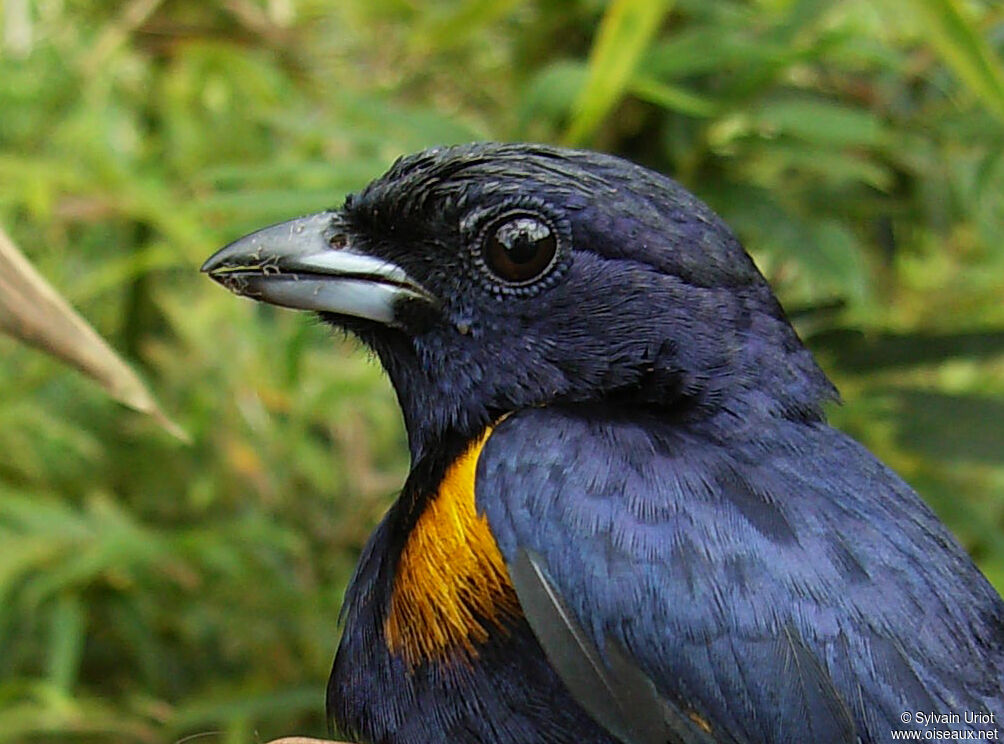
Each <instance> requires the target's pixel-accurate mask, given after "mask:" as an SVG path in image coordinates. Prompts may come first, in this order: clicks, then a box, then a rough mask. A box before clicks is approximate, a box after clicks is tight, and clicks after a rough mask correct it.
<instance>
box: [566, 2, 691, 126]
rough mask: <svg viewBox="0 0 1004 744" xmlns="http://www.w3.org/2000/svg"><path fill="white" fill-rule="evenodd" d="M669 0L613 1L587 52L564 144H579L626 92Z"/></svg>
mask: <svg viewBox="0 0 1004 744" xmlns="http://www.w3.org/2000/svg"><path fill="white" fill-rule="evenodd" d="M670 5H671V3H670V2H669V0H614V1H613V2H612V3H611V4H610V6H609V8H607V12H606V13H605V14H604V16H603V20H602V21H601V22H600V27H599V30H598V31H597V33H596V41H595V42H594V43H593V48H592V50H591V51H590V53H589V74H588V77H587V78H586V84H585V87H584V88H583V89H582V90H581V91H580V93H579V97H578V99H577V100H576V102H575V106H574V108H573V110H572V121H571V123H570V124H569V127H568V131H567V132H566V134H565V142H566V143H567V144H570V145H581V144H582V143H583V142H585V141H586V140H587V139H589V137H590V136H591V135H592V134H593V132H595V131H596V128H597V127H598V126H599V125H600V123H601V122H602V121H603V118H604V117H605V116H606V115H607V114H608V113H609V111H610V109H611V108H613V106H614V105H615V104H616V103H617V101H618V100H619V99H620V97H621V96H622V95H623V94H624V92H625V90H627V87H628V83H629V82H630V80H631V77H632V75H633V73H634V71H635V67H636V65H637V64H638V60H639V59H640V58H641V56H642V54H643V53H644V52H645V50H646V49H648V46H649V44H650V43H651V41H652V38H653V37H654V36H655V33H656V31H658V30H659V24H660V22H661V21H662V19H663V17H664V16H665V14H666V13H667V12H668V11H669V8H670Z"/></svg>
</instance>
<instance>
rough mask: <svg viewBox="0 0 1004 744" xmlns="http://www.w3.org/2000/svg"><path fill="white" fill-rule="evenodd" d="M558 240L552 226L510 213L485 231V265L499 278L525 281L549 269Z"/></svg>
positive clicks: (529, 217)
mask: <svg viewBox="0 0 1004 744" xmlns="http://www.w3.org/2000/svg"><path fill="white" fill-rule="evenodd" d="M557 252H558V241H557V238H556V237H555V235H554V231H553V230H552V229H551V227H550V225H548V224H547V223H546V222H543V221H541V220H539V219H537V218H536V217H533V216H531V215H515V216H514V215H509V216H507V217H506V218H505V219H504V220H502V221H500V222H498V223H496V224H495V226H494V227H492V228H490V229H489V230H488V231H487V232H486V234H485V242H484V246H483V248H482V256H483V258H484V262H485V265H486V266H487V267H488V268H489V269H490V270H491V272H492V273H493V274H495V275H496V276H497V277H499V278H500V279H504V280H505V281H507V282H510V283H513V284H525V283H526V282H529V281H532V280H533V279H536V278H537V277H538V276H540V275H541V274H543V273H544V272H545V271H547V269H548V268H550V266H551V264H553V263H554V257H555V255H556V254H557Z"/></svg>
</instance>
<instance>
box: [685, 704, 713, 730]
mask: <svg viewBox="0 0 1004 744" xmlns="http://www.w3.org/2000/svg"><path fill="white" fill-rule="evenodd" d="M687 715H688V716H689V717H690V720H691V721H693V722H694V723H696V724H697V726H698V728H700V729H701V730H702V731H703V732H704V733H706V734H710V733H711V724H710V723H708V719H707V718H704V717H702V716H699V715H698V714H697V711H693V710H692V711H690V712H689V713H688V714H687Z"/></svg>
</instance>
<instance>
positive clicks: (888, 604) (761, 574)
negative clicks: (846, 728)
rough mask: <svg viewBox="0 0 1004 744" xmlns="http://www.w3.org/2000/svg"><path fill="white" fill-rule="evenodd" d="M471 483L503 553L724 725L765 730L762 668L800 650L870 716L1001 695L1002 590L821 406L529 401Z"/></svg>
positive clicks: (825, 683) (658, 681)
mask: <svg viewBox="0 0 1004 744" xmlns="http://www.w3.org/2000/svg"><path fill="white" fill-rule="evenodd" d="M476 494H477V499H478V507H479V509H481V510H483V511H484V512H485V513H486V515H487V517H488V521H489V523H490V525H491V528H492V531H493V534H494V536H495V538H496V540H497V541H498V544H499V546H500V549H501V551H502V554H503V555H504V556H505V558H506V560H507V562H510V564H513V563H514V562H515V561H517V560H518V559H519V557H520V555H521V554H528V555H533V556H536V561H537V562H538V563H539V565H541V566H543V567H545V568H544V570H546V573H547V577H548V581H550V582H552V583H553V585H554V589H555V591H556V592H557V593H558V594H559V595H560V596H561V597H563V598H564V600H563V601H565V602H567V603H568V605H569V606H568V609H569V612H570V614H571V615H572V616H573V617H574V618H577V621H578V622H579V623H581V624H582V627H583V628H584V630H585V632H586V633H587V634H588V635H589V636H590V637H591V638H592V639H594V640H595V642H596V643H597V645H599V646H601V647H602V645H603V644H604V643H607V642H608V640H609V639H612V640H613V641H615V642H616V643H617V644H619V645H620V646H621V647H623V648H624V649H626V650H627V652H628V654H629V655H630V657H631V658H632V659H633V660H634V661H635V662H636V663H637V665H638V666H639V668H640V669H642V670H643V671H644V672H645V674H647V675H648V676H649V677H650V678H651V679H652V680H653V682H654V684H655V685H656V687H658V688H659V689H660V691H662V692H664V693H666V692H673V691H679V690H681V689H683V690H684V691H685V692H686V693H687V694H688V695H690V696H692V697H696V698H699V699H700V700H701V701H702V703H703V705H704V710H706V711H709V714H712V715H714V716H715V717H717V718H718V719H720V720H721V721H723V722H724V723H725V725H726V726H727V727H728V728H729V729H730V730H731V731H733V732H736V735H737V736H738V737H741V736H749V737H752V738H753V739H754V740H756V739H757V738H758V737H761V738H763V737H765V736H766V737H767V738H766V739H765V740H774V739H771V738H770V737H769V734H770V730H771V727H772V726H775V725H778V724H780V722H781V719H778V720H777V721H774V720H772V719H771V718H770V714H765V713H764V712H763V711H767V710H770V708H771V705H772V703H771V702H770V701H769V700H766V699H763V700H761V699H760V698H761V697H763V696H764V695H765V694H770V692H769V690H771V688H772V686H773V687H775V688H776V687H777V685H776V683H774V682H772V684H764V680H772V681H776V680H785V679H791V674H790V668H786V667H787V666H789V665H790V664H791V663H792V660H793V659H796V660H797V658H798V657H803V656H804V658H805V659H811V663H810V666H811V665H816V666H817V667H818V669H817V671H818V672H819V674H818V675H817V674H815V672H813V677H814V682H816V683H818V684H819V685H822V687H823V688H826V689H828V690H830V691H831V692H833V693H835V694H836V695H837V696H838V697H840V699H841V700H840V704H841V705H843V704H846V705H847V706H849V707H850V708H851V709H853V714H854V718H855V719H856V720H857V721H858V722H859V725H863V726H865V727H868V728H874V729H875V730H881V729H882V728H883V727H885V726H886V724H887V723H888V724H890V725H894V724H895V721H893V720H892V716H894V715H895V714H897V713H898V712H901V711H902V710H903V709H904V707H903V706H908V707H909V706H913V705H916V706H920V708H924V709H930V710H939V709H942V708H946V706H947V705H949V703H950V702H951V701H952V700H954V701H955V704H956V706H957V705H958V703H959V701H960V700H965V701H967V702H968V704H970V705H971V706H972V707H974V708H976V709H983V708H988V709H990V710H995V709H999V708H1000V689H1001V683H1002V676H1001V675H1002V669H1004V666H1002V663H1001V658H1002V640H1004V623H1002V615H1004V612H1002V606H1001V601H1000V599H999V598H998V597H997V595H996V594H995V593H994V591H993V589H992V588H991V587H990V586H989V584H988V583H987V581H986V580H985V578H984V577H983V576H982V575H981V574H980V573H979V571H978V569H976V568H975V566H974V565H973V564H972V562H971V560H970V559H969V558H968V556H967V555H966V554H965V552H964V551H963V550H962V548H961V547H960V546H959V545H958V543H957V542H956V541H955V540H954V538H953V537H952V536H951V535H950V533H949V532H948V531H947V529H945V528H944V526H943V525H942V524H941V523H940V522H939V521H938V520H937V518H936V517H935V516H934V515H933V513H932V512H931V511H930V509H929V508H928V507H927V506H926V505H925V504H924V503H923V502H922V501H921V500H920V498H919V497H918V496H917V495H916V493H914V492H913V490H912V489H910V488H909V486H907V485H906V484H905V483H904V482H903V481H902V480H901V479H899V478H898V477H897V476H896V475H895V474H894V473H893V472H892V471H890V470H889V469H888V468H886V467H885V466H884V465H882V464H881V463H880V462H879V461H878V460H877V459H875V458H874V457H873V456H872V455H871V454H870V453H868V452H867V450H865V449H864V448H863V447H861V445H859V444H858V443H856V442H854V441H853V440H852V439H850V438H849V437H847V436H845V435H843V434H841V433H840V432H838V431H836V430H834V429H832V428H830V427H829V426H827V425H826V424H825V423H820V422H799V421H789V420H771V421H763V422H758V423H757V424H756V425H752V424H749V423H746V422H742V421H739V420H732V419H729V418H728V417H727V416H726V417H724V418H720V419H718V420H703V421H693V422H668V421H665V420H662V419H659V418H658V417H655V416H649V415H645V414H644V413H641V412H635V413H627V414H625V413H624V412H611V411H610V410H607V409H602V408H597V407H585V406H577V407H553V408H548V409H532V410H527V411H523V412H520V413H519V414H517V415H514V416H510V417H509V418H508V419H507V420H506V421H504V422H503V423H502V424H500V425H499V426H498V427H497V428H496V430H495V431H494V432H493V434H492V436H491V437H490V438H489V439H488V441H487V443H486V444H485V447H484V449H483V451H482V453H481V457H480V459H479V463H478V470H477V478H476ZM516 588H517V591H519V589H520V586H519V581H518V580H517V587H516ZM521 600H522V597H521ZM523 609H524V612H526V611H527V608H526V606H525V604H524V608H523ZM527 614H528V615H529V614H530V613H527ZM918 627H920V628H922V629H923V630H922V632H919V633H917V632H915V631H914V629H916V628H918ZM785 638H788V639H790V642H786V641H784V639H785ZM779 639H780V640H779ZM778 644H780V645H778ZM545 645H546V644H545ZM750 675H755V676H750ZM774 692H776V690H774ZM782 694H786V695H790V696H792V699H793V700H794V699H795V697H797V696H798V695H799V694H801V693H798V692H797V691H795V690H788V691H787V692H784V691H782ZM862 695H864V696H865V697H866V698H867V701H863V700H862V698H861V696H862ZM995 700H996V701H997V702H996V703H993V701H995ZM988 701H990V702H988ZM803 702H804V701H803ZM775 703H776V701H775ZM800 704H801V703H800ZM994 705H996V706H997V708H994ZM774 707H775V709H776V708H777V706H776V704H775V705H774ZM918 709H919V708H918ZM751 710H759V711H760V713H759V714H757V715H754V716H752V718H751V717H750V715H748V714H747V713H744V712H743V711H746V712H748V711H751ZM789 713H790V711H789ZM782 715H783V714H782Z"/></svg>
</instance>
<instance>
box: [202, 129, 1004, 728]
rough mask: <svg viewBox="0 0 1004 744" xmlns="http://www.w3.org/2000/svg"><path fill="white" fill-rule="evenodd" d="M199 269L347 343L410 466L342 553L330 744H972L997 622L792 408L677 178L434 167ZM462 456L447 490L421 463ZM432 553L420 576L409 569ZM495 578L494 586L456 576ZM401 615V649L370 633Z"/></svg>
mask: <svg viewBox="0 0 1004 744" xmlns="http://www.w3.org/2000/svg"><path fill="white" fill-rule="evenodd" d="M204 268H205V270H206V271H208V272H209V273H210V274H211V275H212V276H213V277H214V278H216V279H218V280H219V281H220V282H222V283H224V284H225V285H226V286H228V287H229V288H231V289H232V290H234V291H235V292H238V293H239V294H244V295H247V296H251V297H254V298H256V299H260V300H264V301H268V302H274V303H276V304H282V305H286V306H290V307H296V308H302V309H308V310H315V311H319V312H321V314H322V316H323V317H324V318H325V319H327V320H328V321H330V322H331V323H333V324H335V325H337V326H339V327H342V328H345V329H348V330H349V331H351V332H353V333H355V334H356V335H358V336H359V337H360V338H361V339H362V340H363V341H364V342H365V343H366V344H367V345H368V346H370V347H371V348H372V349H373V350H374V351H375V353H376V354H377V356H378V357H379V359H380V361H381V363H382V364H383V366H384V368H385V369H386V371H387V373H388V375H389V377H390V380H391V382H392V384H393V386H394V389H395V391H396V392H397V395H398V399H399V401H400V404H401V409H402V412H403V415H404V421H405V426H406V428H407V431H408V439H409V444H410V448H411V454H412V471H411V474H410V476H409V478H408V482H407V483H406V485H405V488H404V490H403V492H402V494H401V496H400V498H399V499H398V501H397V503H396V504H395V506H394V507H393V508H392V509H391V510H390V512H389V513H388V515H387V517H386V518H385V520H384V522H383V523H382V524H381V526H380V528H379V529H378V530H377V531H376V533H375V534H374V535H373V537H372V538H371V540H370V542H369V544H368V546H367V548H366V551H365V552H364V554H363V557H362V558H361V560H360V564H359V567H358V569H357V572H356V575H355V577H354V579H353V581H352V584H351V586H350V589H349V591H348V594H347V597H346V604H345V608H344V613H343V617H344V623H345V628H344V634H343V638H342V642H341V646H340V648H339V652H338V655H337V658H336V660H335V665H334V669H333V671H332V676H331V680H330V682H329V686H328V705H329V711H330V713H331V715H332V717H333V719H334V720H335V722H336V723H337V724H338V725H339V726H340V727H341V728H342V729H344V730H345V731H347V732H349V733H351V734H354V735H356V736H358V737H361V738H362V739H363V740H365V741H372V742H381V743H387V744H417V743H419V742H436V743H437V744H438V743H439V742H445V741H449V742H499V743H500V744H522V743H524V742H525V743H526V744H530V743H531V742H554V743H558V742H567V743H569V744H572V743H573V742H585V743H587V744H590V743H592V742H595V743H596V744H601V743H602V744H609V743H610V742H615V741H621V742H624V744H664V743H665V744H706V743H707V742H719V743H725V742H743V743H749V744H756V743H760V742H763V743H767V744H780V743H782V742H804V741H815V742H833V743H837V742H856V741H859V742H885V741H889V740H891V739H892V732H893V731H900V730H905V729H909V728H911V727H912V728H913V729H914V730H916V731H919V732H921V733H925V732H926V733H929V732H930V731H932V730H934V729H937V730H938V731H939V732H941V733H943V734H950V733H951V732H953V731H954V732H956V733H957V734H962V733H965V732H967V731H972V732H978V731H986V732H990V733H991V734H993V735H999V733H1000V728H999V725H1000V721H1001V717H1002V716H1004V603H1002V601H1001V599H1000V597H999V596H998V595H997V594H996V592H994V590H993V589H992V588H991V587H990V585H989V584H988V583H987V581H986V579H985V578H984V577H983V576H982V575H981V574H980V572H979V570H978V569H977V568H976V567H975V566H974V565H973V563H972V561H971V560H970V559H969V557H968V556H966V554H965V552H964V551H963V550H962V549H961V547H960V546H959V545H958V543H957V542H956V541H955V540H954V539H953V538H952V536H951V535H950V534H949V533H948V532H947V530H946V529H945V528H944V526H943V525H942V524H941V523H940V522H939V521H938V520H937V518H936V517H935V516H934V515H933V514H932V513H931V511H930V510H929V509H928V508H927V507H926V506H925V505H924V504H923V502H922V501H921V500H920V498H919V497H918V496H917V495H916V494H915V493H914V492H913V491H912V490H911V489H910V488H909V487H908V486H907V485H906V484H904V483H903V482H902V481H901V480H900V479H899V478H898V477H897V476H896V475H895V474H894V473H892V472H891V471H890V470H889V469H888V468H886V467H885V466H883V465H882V464H881V463H879V462H878V461H876V460H875V458H874V457H872V456H871V455H870V454H869V453H868V452H867V451H865V450H864V449H863V448H862V447H861V446H860V445H858V444H857V443H855V442H853V441H852V440H850V439H849V438H848V437H846V436H845V435H843V434H841V433H839V432H837V431H836V430H834V429H832V428H830V427H829V425H828V424H827V423H826V422H825V417H824V413H823V405H824V403H825V402H826V401H827V400H828V399H832V398H835V397H836V391H835V390H834V388H833V386H832V385H831V384H830V382H829V381H828V380H827V378H826V376H825V375H824V374H823V372H822V371H821V370H820V369H819V367H818V366H817V365H816V363H815V361H814V360H813V359H812V356H811V355H810V353H809V352H808V351H807V350H806V349H805V348H804V347H803V346H802V344H801V342H800V340H799V339H798V337H797V335H796V334H795V331H794V330H793V329H792V327H791V325H790V324H789V323H788V320H787V319H786V317H785V315H784V312H783V310H782V309H781V307H780V305H779V304H778V302H777V300H776V299H775V298H774V296H773V293H772V292H771V290H770V288H769V286H768V285H767V283H766V281H764V279H763V277H762V276H761V275H760V273H759V272H758V271H757V269H756V267H755V266H754V265H753V262H752V261H751V260H750V258H749V256H748V255H747V254H746V253H745V251H744V250H743V248H742V246H741V245H740V244H739V243H738V241H737V240H736V239H735V237H734V236H733V235H732V234H731V232H730V231H729V230H728V228H727V227H726V226H725V225H724V224H723V223H722V222H721V220H719V219H718V218H717V217H716V216H715V215H714V214H713V213H712V212H711V211H710V210H709V209H708V208H707V207H706V206H705V205H703V204H702V203H701V202H700V201H698V200H697V199H696V198H695V197H694V196H692V195H691V194H689V193H688V192H687V191H686V190H685V189H683V188H682V187H681V186H679V184H676V183H675V182H673V181H672V180H670V179H668V178H665V177H664V176H661V175H659V174H656V173H653V172H651V171H648V170H645V169H643V168H640V167H638V166H636V165H633V164H630V163H627V162H625V161H623V160H620V159H617V158H613V157H610V156H605V155H598V154H596V153H588V152H580V151H571V150H563V149H559V148H551V147H546V146H540V145H496V144H477V145H468V146H462V147H453V148H441V149H436V150H430V151H427V152H424V153H419V154H418V155H414V156H411V157H408V158H404V159H402V160H400V161H398V162H397V163H395V165H394V166H393V167H392V168H391V169H390V171H389V172H388V173H387V174H386V175H384V176H383V177H381V178H380V179H378V180H377V181H375V182H374V183H372V184H371V185H370V186H368V187H367V188H366V189H364V190H363V191H361V192H360V193H359V194H356V195H354V196H352V197H349V198H348V199H347V200H346V203H345V205H344V207H343V208H341V209H340V210H337V211H332V212H328V213H323V214H321V215H314V216H311V217H308V218H303V219H300V220H295V221H293V222H291V223H288V224H284V225H280V226H276V227H273V228H268V229H266V230H264V231H261V232H259V233H256V234H254V235H252V236H249V237H247V238H244V239H242V240H241V241H238V242H237V243H235V244H233V245H232V246H229V247H228V248H226V249H224V250H223V251H221V252H220V253H218V254H217V255H216V256H214V257H213V258H212V259H210V261H209V262H207V264H206V266H205V267H204ZM490 427H494V428H493V429H490ZM489 430H490V432H491V433H490V435H489V436H488V438H487V442H486V443H485V444H484V445H483V449H482V450H481V451H480V454H479V453H478V452H477V449H476V448H477V447H479V446H481V444H480V443H481V442H482V440H483V436H484V434H485V432H486V431H489ZM471 448H474V450H473V452H474V456H475V457H476V458H477V468H476V473H474V472H472V473H471V475H470V482H466V481H463V479H459V480H458V479H457V477H454V476H452V475H449V473H451V472H452V471H451V470H450V468H451V467H452V465H451V464H453V463H458V462H461V461H462V460H463V458H464V457H466V456H467V454H469V453H470V452H471V451H472V450H471ZM465 453H467V454H465ZM474 501H476V507H477V510H478V511H477V514H478V515H480V517H478V516H476V515H475V513H474V512H473V508H474V504H473V503H472V502H474ZM465 509H467V510H469V511H465ZM444 515H445V516H444ZM477 519H482V520H484V519H487V529H488V530H489V532H488V535H489V538H490V540H489V542H490V545H488V546H487V547H486V543H485V540H484V539H483V538H484V535H483V534H482V532H481V531H480V530H481V527H479V525H480V524H482V523H481V522H478V521H477ZM419 533H420V537H421V540H418V541H417V542H416V539H417V538H416V535H417V534H419ZM438 537H442V539H443V545H449V546H450V547H449V549H450V551H452V552H451V553H449V554H447V557H445V558H437V560H440V561H442V562H443V563H444V565H439V564H436V565H431V566H430V565H428V563H427V562H423V560H422V555H418V556H417V557H416V555H415V551H414V550H410V548H412V547H414V546H415V545H425V546H428V545H438V543H430V542H429V540H430V539H435V538H438ZM499 551H501V556H500V555H499ZM495 558H498V560H499V561H501V560H502V559H504V561H505V563H504V566H505V567H507V568H508V572H507V576H506V582H511V585H510V584H508V583H507V584H506V585H505V586H503V587H501V588H500V587H499V586H496V585H494V584H492V583H491V582H490V581H488V580H487V579H485V580H482V579H483V578H484V576H482V575H480V574H477V573H471V571H475V570H482V569H481V568H476V569H472V568H471V566H475V567H484V566H489V567H490V566H492V565H494V564H493V562H492V561H493V560H494V559H495ZM500 565H501V564H500ZM440 569H442V570H440ZM430 576H431V577H434V578H433V579H430V578H429V577H430ZM416 577H418V578H416ZM409 582H410V583H409ZM437 582H439V583H437ZM444 582H445V583H444ZM446 584H448V586H447V585H446ZM405 590H406V591H405ZM513 596H515V597H517V598H518V610H519V611H518V612H516V613H513V612H510V611H509V610H506V611H504V612H503V611H501V610H499V612H498V613H496V612H495V609H496V608H504V607H508V604H507V603H509V602H512V601H515V600H513V599H512V597H513ZM402 597H403V598H404V599H402ZM409 603H411V604H409ZM437 603H439V604H437ZM493 603H494V604H493ZM430 608H431V609H430ZM437 608H438V609H437ZM475 609H476V610H477V612H476V613H475V612H474V610H475ZM472 613H473V614H472ZM477 613H481V614H477ZM457 618H461V620H457ZM500 618H501V619H500ZM406 621H413V622H414V623H416V624H418V625H416V627H418V628H419V631H418V632H419V635H420V638H421V639H424V641H423V642H421V643H418V642H416V641H414V639H413V638H412V640H411V641H408V642H403V641H401V639H400V638H399V637H398V636H397V634H399V632H400V631H399V628H400V627H401V623H402V622H406ZM458 623H460V624H459V625H458ZM422 633H425V635H421V634H422ZM479 634H480V635H479ZM409 638H411V636H409ZM471 638H473V639H475V641H471V640H470V639H471ZM409 643H411V645H408V644H409ZM402 649H403V651H402ZM416 658H419V659H420V661H419V662H417V663H416V661H415V659H416ZM917 712H923V713H929V714H942V715H945V716H947V720H945V721H943V722H940V723H938V724H936V725H935V726H934V728H932V727H931V725H927V724H920V723H917V721H916V716H915V715H913V714H915V713H917ZM904 713H911V715H912V717H913V720H911V721H907V722H904V720H905V719H904V716H903V714H904ZM967 713H968V714H969V716H970V717H971V716H972V714H982V715H983V716H984V719H982V720H983V722H979V721H977V722H976V723H972V722H967V720H966V714H967ZM953 716H958V718H959V720H958V721H955V720H954V719H953ZM988 719H989V720H988Z"/></svg>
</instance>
